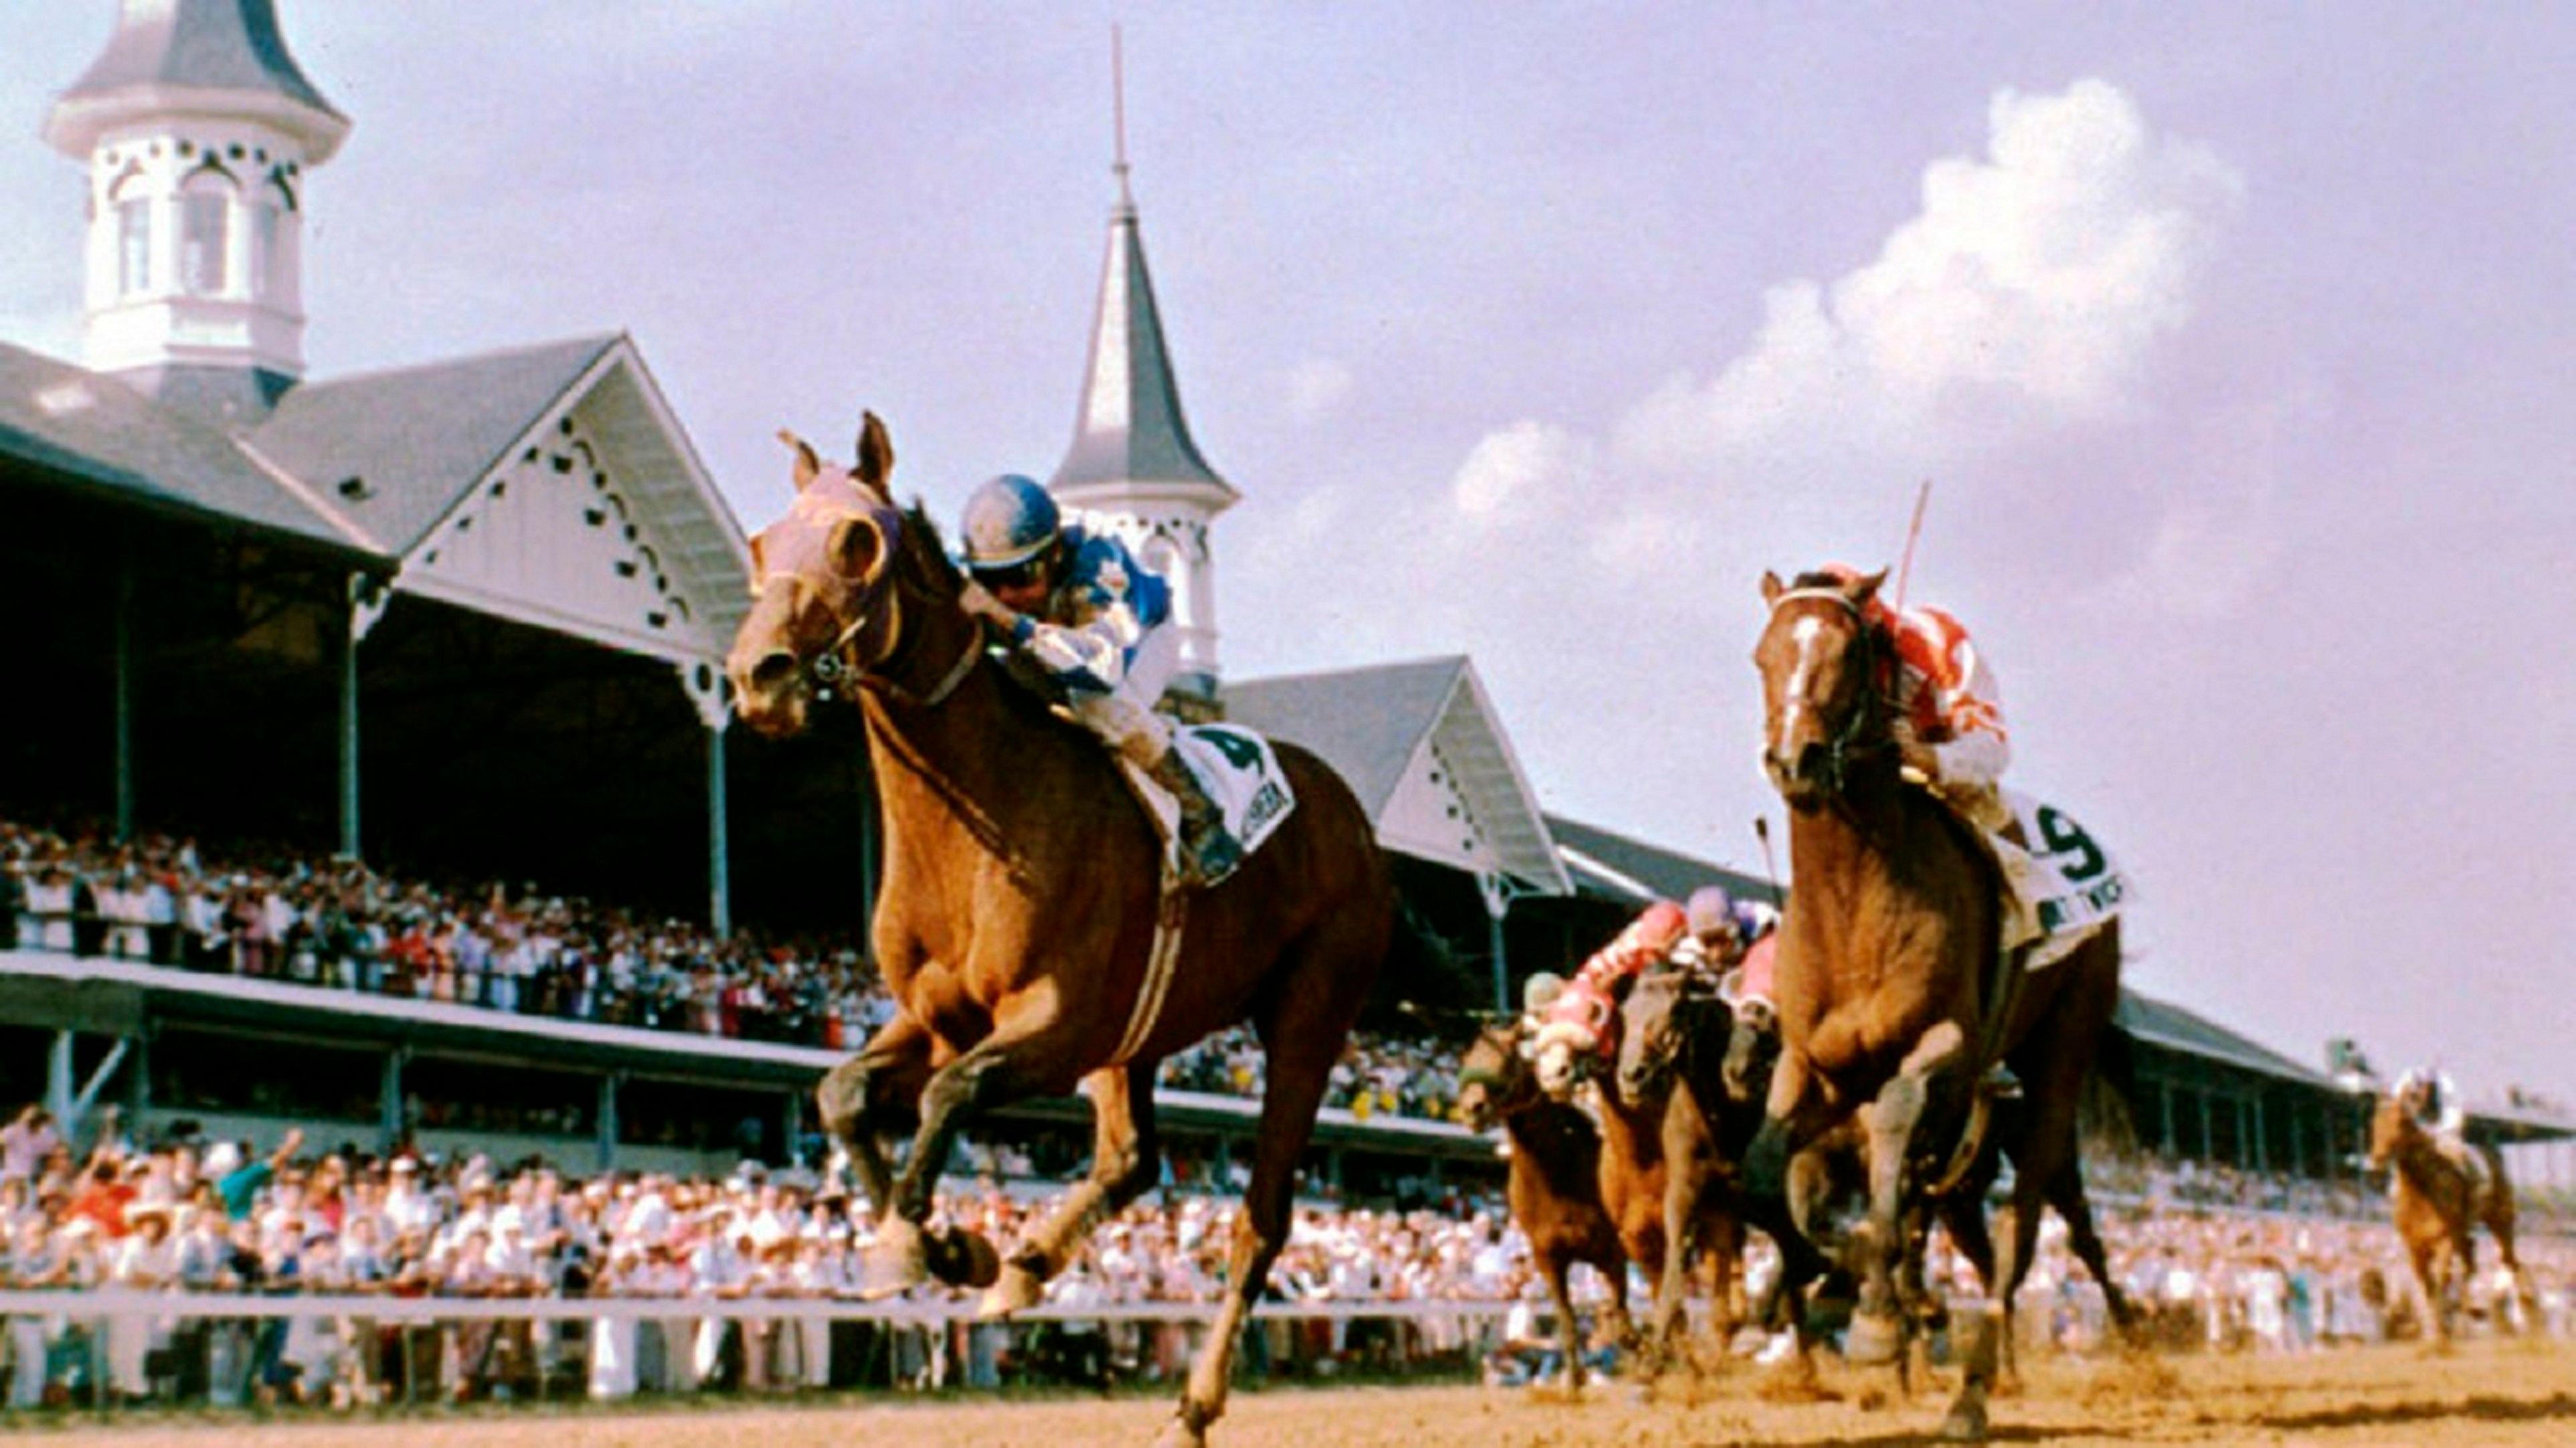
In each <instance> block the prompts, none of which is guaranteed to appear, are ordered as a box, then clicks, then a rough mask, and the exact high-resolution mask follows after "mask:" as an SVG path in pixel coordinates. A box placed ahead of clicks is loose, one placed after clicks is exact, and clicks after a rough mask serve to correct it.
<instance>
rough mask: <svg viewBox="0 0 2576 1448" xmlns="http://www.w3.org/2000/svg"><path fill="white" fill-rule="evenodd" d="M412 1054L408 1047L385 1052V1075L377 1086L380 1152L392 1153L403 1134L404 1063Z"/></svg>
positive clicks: (377, 1125)
mask: <svg viewBox="0 0 2576 1448" xmlns="http://www.w3.org/2000/svg"><path fill="white" fill-rule="evenodd" d="M410 1054H411V1050H410V1048H409V1047H407V1046H396V1047H394V1048H393V1049H392V1050H390V1051H387V1052H385V1068H384V1073H383V1074H382V1075H381V1076H380V1077H379V1078H378V1080H377V1085H376V1135H377V1136H378V1137H379V1138H381V1144H380V1145H379V1146H378V1147H377V1150H379V1151H387V1152H389V1151H392V1150H393V1149H394V1147H395V1145H396V1144H398V1143H399V1142H401V1140H402V1134H403V1124H404V1123H403V1063H404V1061H405V1059H406V1058H407V1057H408V1056H409V1055H410Z"/></svg>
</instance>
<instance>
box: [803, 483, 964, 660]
mask: <svg viewBox="0 0 2576 1448" xmlns="http://www.w3.org/2000/svg"><path fill="white" fill-rule="evenodd" d="M853 516H858V517H864V518H866V519H867V520H868V521H869V522H870V523H871V524H872V525H874V526H875V528H876V530H877V535H878V536H879V537H881V538H883V539H884V540H885V548H886V564H885V567H884V568H883V569H881V570H879V572H878V574H877V576H876V577H875V578H874V579H870V580H865V581H862V582H861V584H860V585H859V587H858V588H857V589H855V590H853V591H852V593H851V595H850V600H849V615H848V619H847V621H846V622H844V623H843V624H842V625H841V631H840V632H839V633H838V634H835V635H833V638H832V641H831V642H830V643H828V644H826V645H824V646H823V647H822V648H821V649H820V650H818V651H816V653H815V654H814V655H813V657H811V658H808V659H805V660H802V661H801V662H800V665H799V672H801V673H802V674H803V675H804V676H805V682H806V686H807V687H808V688H809V689H811V690H812V691H813V693H814V695H815V697H817V698H836V697H839V696H840V694H841V691H842V688H843V686H844V685H845V684H848V685H855V686H857V687H859V688H864V689H869V690H872V691H874V692H876V693H879V694H883V695H885V696H887V697H889V698H893V699H895V700H898V701H900V702H902V703H905V704H910V705H914V706H917V707H919V708H924V709H935V708H937V707H939V706H940V705H941V704H943V703H945V702H947V699H948V696H949V695H951V694H954V693H956V692H957V686H958V685H960V684H963V683H965V682H966V676H967V675H968V674H970V673H973V672H974V670H975V662H976V660H977V659H979V658H981V657H982V656H983V652H984V640H983V631H982V630H981V629H980V628H978V629H975V630H973V631H971V632H969V633H968V634H967V636H966V646H965V647H964V648H962V649H960V650H958V653H957V662H955V663H953V664H951V665H949V666H948V669H947V671H946V672H945V673H943V674H941V675H940V677H939V682H938V683H936V684H933V685H932V686H931V688H930V690H929V692H927V693H915V692H913V691H912V690H910V689H908V688H905V687H904V686H903V685H901V684H899V683H896V682H895V681H894V680H893V679H892V678H890V677H888V675H889V673H890V671H891V670H893V669H894V668H896V667H898V666H900V665H901V664H902V663H903V662H904V659H905V657H906V656H907V655H908V654H909V653H910V651H911V648H912V647H913V643H912V640H911V639H910V638H908V637H907V635H906V632H905V630H904V627H903V617H902V610H903V598H904V597H905V596H906V595H909V596H910V597H912V598H913V599H914V600H915V601H917V602H920V603H923V604H932V605H936V604H938V603H940V602H942V600H941V599H940V598H939V597H938V596H937V595H936V594H933V593H931V592H930V591H929V590H928V589H925V588H923V587H922V586H921V585H919V584H918V583H915V582H913V581H912V580H911V579H910V578H908V577H906V576H905V574H904V568H903V548H904V528H903V513H902V511H901V510H900V509H897V508H895V507H893V506H892V505H890V504H885V503H869V504H866V505H864V509H863V511H858V512H855V513H854V514H853ZM764 586H765V583H764ZM889 604H891V606H889ZM880 617H882V618H885V619H887V620H889V623H888V624H887V627H886V629H885V634H886V637H887V644H886V647H885V649H884V651H883V652H881V653H879V654H877V655H876V656H875V657H873V658H868V657H864V656H862V655H861V654H860V653H859V651H858V648H857V645H858V642H859V638H860V635H861V634H863V633H865V632H866V631H867V628H868V625H869V624H871V623H873V622H875V621H876V620H877V619H879V618H880Z"/></svg>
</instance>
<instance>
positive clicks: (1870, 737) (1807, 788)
mask: <svg viewBox="0 0 2576 1448" xmlns="http://www.w3.org/2000/svg"><path fill="white" fill-rule="evenodd" d="M1884 577H1885V575H1884V574H1881V575H1878V576H1875V577H1870V578H1863V579H1858V580H1854V581H1844V580H1842V579H1841V578H1839V577H1838V576H1836V575H1834V574H1830V573H1811V574H1807V575H1804V576H1802V577H1800V578H1799V579H1798V580H1797V582H1796V583H1795V584H1794V585H1785V586H1784V585H1783V584H1782V583H1781V582H1780V580H1779V578H1778V577H1777V576H1776V575H1768V574H1766V575H1765V576H1764V578H1763V580H1762V595H1763V599H1764V601H1765V603H1766V604H1768V605H1769V607H1770V619H1769V622H1768V624H1767V625H1766V626H1765V628H1764V629H1763V633H1762V637H1761V640H1760V642H1759V643H1758V644H1757V646H1756V647H1755V650H1754V662H1755V664H1756V666H1757V667H1758V668H1759V669H1760V670H1761V674H1762V685H1763V705H1764V712H1765V731H1764V740H1765V744H1764V752H1763V764H1764V767H1765V769H1766V771H1767V772H1768V773H1769V774H1770V776H1771V780H1772V783H1773V784H1774V786H1775V787H1777V788H1778V790H1779V791H1780V795H1781V798H1782V799H1783V800H1784V801H1786V802H1787V804H1788V805H1789V807H1790V826H1789V854H1790V860H1791V866H1792V870H1793V872H1794V875H1795V878H1796V881H1797V888H1796V889H1795V890H1793V891H1792V892H1791V893H1790V896H1789V905H1788V913H1787V915H1786V917H1785V918H1784V920H1783V921H1782V924H1781V952H1780V961H1779V966H1778V971H1777V977H1776V981H1775V990H1776V994H1777V997H1778V1007H1779V1022H1780V1063H1779V1066H1778V1067H1777V1069H1776V1070H1775V1071H1774V1073H1773V1075H1772V1079H1771V1089H1770V1097H1769V1101H1768V1103H1767V1107H1766V1111H1765V1120H1764V1123H1763V1127H1762V1131H1761V1133H1760V1135H1759V1136H1758V1137H1757V1138H1756V1140H1755V1142H1754V1145H1753V1147H1752V1149H1751V1151H1750V1153H1749V1155H1748V1160H1747V1176H1748V1179H1749V1181H1750V1184H1751V1186H1752V1188H1753V1189H1754V1191H1755V1192H1756V1193H1757V1194H1766V1195H1767V1194H1772V1193H1777V1192H1779V1191H1780V1190H1781V1183H1782V1180H1783V1178H1784V1176H1785V1170H1786V1167H1787V1164H1788V1162H1789V1160H1790V1158H1791V1157H1792V1156H1793V1155H1795V1153H1796V1152H1797V1151H1798V1150H1799V1149H1800V1148H1802V1147H1803V1146H1805V1145H1806V1144H1807V1143H1808V1142H1811V1141H1814V1140H1816V1139H1818V1138H1819V1137H1821V1136H1823V1135H1824V1134H1825V1133H1827V1132H1829V1131H1832V1130H1833V1129H1834V1128H1835V1127H1837V1126H1838V1125H1840V1124H1841V1123H1843V1122H1845V1121H1848V1120H1851V1119H1853V1118H1855V1117H1858V1119H1860V1120H1861V1121H1862V1122H1863V1123H1864V1130H1865V1133H1866V1135H1867V1138H1868V1149H1867V1160H1868V1162H1869V1173H1870V1204H1869V1216H1868V1221H1867V1223H1866V1230H1867V1232H1868V1234H1869V1243H1868V1245H1869V1248H1870V1252H1869V1258H1870V1260H1869V1267H1870V1271H1869V1273H1868V1275H1867V1277H1866V1279H1865V1280H1864V1283H1863V1287H1862V1293H1861V1302H1860V1309H1859V1312H1858V1314H1857V1315H1856V1318H1855V1321H1854V1325H1853V1332H1852V1339H1851V1341H1852V1343H1853V1344H1854V1349H1853V1350H1854V1355H1855V1356H1856V1357H1860V1358H1863V1359H1870V1358H1877V1357H1881V1356H1892V1355H1893V1354H1894V1353H1895V1352H1896V1351H1897V1350H1898V1344H1899V1343H1900V1342H1901V1341H1902V1339H1903V1336H1904V1334H1905V1332H1906V1330H1907V1328H1908V1327H1909V1326H1910V1325H1912V1324H1915V1323H1919V1322H1920V1321H1922V1320H1923V1318H1924V1317H1925V1316H1927V1315H1928V1313H1929V1312H1930V1311H1931V1310H1932V1308H1933V1305H1932V1304H1929V1303H1927V1302H1925V1301H1923V1300H1921V1298H1920V1295H1919V1294H1918V1293H1916V1292H1914V1291H1913V1290H1912V1289H1911V1288H1910V1286H1909V1283H1908V1275H1907V1274H1906V1273H1905V1272H1903V1271H1902V1270H1900V1269H1901V1266H1902V1257H1903V1254H1904V1252H1905V1250H1906V1248H1905V1237H1906V1231H1905V1227H1904V1218H1905V1213H1906V1208H1907V1204H1908V1202H1909V1201H1910V1200H1912V1199H1913V1198H1915V1197H1916V1196H1918V1195H1924V1194H1929V1195H1933V1196H1938V1195H1942V1194H1945V1193H1947V1192H1951V1191H1957V1190H1961V1189H1963V1188H1966V1189H1973V1179H1974V1178H1975V1177H1976V1176H1978V1175H1979V1174H1980V1173H1978V1172H1977V1171H1976V1170H1975V1158H1976V1156H1978V1155H1980V1154H1982V1151H1983V1149H1984V1147H1985V1146H1986V1145H1987V1144H1988V1143H1987V1142H1986V1140H1985V1136H1986V1133H1985V1131H1984V1130H1983V1129H1982V1128H1983V1126H1984V1124H1985V1122H1986V1121H1987V1120H1988V1110H1987V1104H1986V1102H1985V1101H1984V1100H1983V1097H1982V1092H1981V1089H1980V1082H1981V1080H1982V1078H1983V1077H1984V1076H1985V1074H1986V1072H1987V1069H1988V1068H1989V1067H1990V1066H1991V1065H1992V1064H1993V1063H1994V1062H1995V1061H1996V1060H1998V1059H2000V1060H2004V1061H2007V1062H2009V1063H2010V1064H2011V1066H2012V1068H2013V1070H2014V1072H2015V1074H2017V1075H2018V1076H2019V1077H2020V1079H2021V1082H2022V1084H2023V1089H2024V1093H2025V1099H2024V1100H2023V1101H2022V1102H2021V1103H2020V1114H2021V1120H2020V1121H2019V1122H2018V1123H2017V1125H2016V1127H2015V1128H2014V1129H2013V1130H2012V1131H2011V1132H2010V1133H2009V1135H2008V1136H2005V1137H2004V1138H2003V1139H2002V1144H2003V1145H2004V1146H2005V1147H2006V1148H2007V1149H2008V1150H2009V1151H2010V1153H2011V1155H2012V1157H2013V1159H2014V1164H2015V1167H2016V1171H2015V1177H2014V1184H2013V1200H2012V1217H2011V1230H2010V1232H2009V1233H2008V1234H2007V1235H2006V1236H2005V1238H2004V1239H2003V1242H2002V1244H2001V1246H2002V1250H2001V1252H2000V1254H1999V1256H1998V1260H1997V1267H1998V1273H1997V1275H1996V1277H1995V1278H1993V1279H1991V1281H1990V1287H1989V1300H1988V1303H1987V1314H1986V1315H1987V1316H1990V1317H1991V1319H1992V1321H1991V1322H1989V1321H1985V1320H1979V1321H1976V1322H1974V1323H1972V1325H1971V1332H1970V1334H1969V1338H1970V1345H1971V1351H1970V1352H1969V1353H1968V1354H1967V1357H1968V1359H1969V1365H1970V1371H1969V1372H1968V1373H1967V1375H1966V1379H1965V1382H1964V1383H1963V1386H1962V1388H1961V1391H1960V1396H1959V1398H1958V1399H1957V1400H1956V1401H1955V1402H1954V1403H1953V1405H1952V1408H1951V1412H1950V1416H1949V1418H1948V1420H1947V1421H1946V1422H1945V1423H1944V1425H1943V1431H1944V1432H1945V1433H1946V1434H1948V1435H1951V1436H1955V1437H1982V1436H1983V1434H1984V1432H1985V1399H1986V1393H1987V1389H1988V1386H1989V1380H1990V1378H1991V1376H1992V1369H1993V1365H1992V1361H1991V1359H1992V1352H1991V1343H1990V1342H1987V1341H1981V1339H1985V1338H1986V1336H1987V1332H1986V1330H1987V1329H1988V1328H1990V1327H2000V1329H2001V1330H2002V1332H2003V1334H2004V1336H2005V1338H2006V1339H2007V1340H2009V1337H2010V1334H2011V1306H2012V1299H2013V1294H2014V1293H2015V1292H2016V1291H2017V1290H2018V1289H2019V1288H2020V1286H2021V1283H2022V1279H2023V1277H2024V1276H2025V1275H2026V1274H2027V1273H2028V1271H2029V1269H2030V1264H2031V1259H2032V1253H2033V1249H2034V1248H2035V1246H2036V1245H2037V1240H2038V1232H2039V1212H2040V1208H2041V1207H2042V1206H2043V1205H2048V1206H2054V1207H2056V1208H2057V1210H2058V1212H2059V1214H2060V1215H2061V1216H2063V1217H2064V1218H2065V1219H2066V1224H2067V1228H2068V1233H2069V1238H2070V1241H2071V1243H2072V1244H2073V1245H2074V1246H2075V1248H2076V1250H2077V1252H2078V1253H2079V1254H2080V1255H2081V1256H2082V1257H2083V1259H2084V1261H2085V1263H2086V1265H2087V1266H2088V1267H2089V1268H2090V1269H2091V1270H2092V1272H2093V1274H2094V1276H2095V1278H2096V1279H2097V1280H2098V1281H2099V1282H2100V1283H2101V1285H2102V1289H2103V1292H2104V1294H2105V1296H2106V1298H2107V1299H2108V1302H2109V1306H2110V1311H2111V1313H2112V1316H2113V1318H2114V1320H2115V1321H2116V1322H2117V1323H2119V1325H2120V1326H2121V1328H2122V1330H2123V1331H2124V1332H2125V1331H2127V1330H2128V1328H2129V1325H2130V1323H2131V1321H2132V1320H2133V1314H2132V1313H2131V1311H2130V1308H2129V1304H2128V1301H2127V1299H2126V1297H2125V1296H2124V1295H2123V1294H2122V1293H2121V1292H2120V1290H2119V1288H2118V1287H2117V1285H2116V1284H2114V1283H2113V1282H2112V1280H2111V1278H2110V1275H2109V1273H2108V1271H2107V1270H2106V1267H2107V1264H2106V1262H2105V1260H2104V1257H2103V1253H2102V1249H2101V1242H2100V1238H2099V1235H2098V1234H2097V1233H2096V1231H2095V1229H2094V1224H2093V1219H2092V1212H2091V1208H2090V1205H2089V1203H2088V1202H2087V1201H2086V1199H2085V1195H2084V1185H2083V1176H2082V1170H2081V1166H2080V1163H2079V1161H2078V1159H2077V1151H2076V1107H2077V1103H2078V1099H2079V1097H2080V1096H2081V1094H2082V1089H2083V1083H2084V1078H2085V1076H2086V1075H2087V1074H2088V1073H2089V1071H2090V1070H2091V1069H2092V1065H2093V1058H2094V1053H2095V1050H2096V1048H2097V1046H2098V1044H2099V1042H2100V1040H2101V1038H2102V1035H2103V1032H2104V1031H2105V1029H2106V1028H2107V1027H2108V1025H2109V1023H2110V1020H2111V1015H2112V1011H2113V1009H2114V1008H2115V1007H2116V1006H2117V1004H2118V999H2119V975H2120V944H2119V934H2118V930H2117V922H2116V921H2114V922H2112V923H2111V924H2110V925H2108V926H2106V927H2105V928H2103V929H2102V930H2100V931H2098V932H2097V933H2096V934H2094V935H2093V936H2092V937H2091V938H2089V939H2088V940H2087V941H2086V942H2085V943H2084V944H2083V945H2082V946H2080V947H2079V948H2078V949H2077V950H2076V951H2075V952H2074V953H2072V954H2071V955H2069V956H2068V957H2066V958H2065V959H2063V960H2060V961H2058V962H2056V963H2055V964H2053V965H2050V966H2049V967H2047V968H2046V969H2044V970H2041V971H2039V972H2036V973H2033V974H2022V973H2021V963H2020V960H2019V959H2018V958H2015V959H2013V960H2011V961H2001V962H1999V956H2000V953H2001V939H2002V916H2001V906H2002V896H2001V880H2000V875H2001V872H2000V871H1999V870H1998V869H1997V867H1996V865H1995V862H1994V860H1993V857H1992V855H1991V853H1990V852H1989V851H1988V849H1987V848H1986V846H1985V845H1984V843H1983V842H1982V841H1981V840H1980V839H1979V838H1978V837H1977V836H1976V834H1975V832H1974V829H1973V827H1972V826H1970V825H1968V824H1966V823H1965V822H1963V821H1962V820H1960V819H1959V818H1958V816H1957V815H1956V813H1955V812H1954V811H1953V810H1952V809H1950V808H1949V807H1948V806H1947V805H1945V804H1943V803H1942V802H1941V801H1940V800H1939V799H1938V798H1936V797H1935V796H1934V795H1933V794H1932V793H1931V792H1930V791H1929V790H1926V789H1923V788H1920V787H1918V786H1916V785H1914V784H1912V783H1909V782H1907V781H1906V780H1905V779H1904V777H1903V776H1902V775H1901V773H1900V772H1899V768H1898V758H1897V750H1896V747H1895V740H1894V736H1893V735H1892V733H1891V732H1890V720H1891V717H1892V711H1891V708H1890V705H1889V703H1888V699H1887V693H1888V690H1889V688H1890V687H1891V685H1892V682H1893V669H1894V667H1895V660H1894V648H1893V645H1892V643H1891V641H1890V640H1889V638H1888V637H1887V635H1886V632H1885V629H1884V626H1883V625H1881V624H1880V623H1878V622H1877V621H1876V620H1875V618H1874V616H1873V612H1872V601H1873V599H1874V597H1875V595H1876V592H1877V588H1878V585H1879V583H1880V581H1881V579H1883V578H1884ZM1999 964H2000V965H2001V967H2002V968H2000V969H1999V968H1998V966H1999ZM1907 1298H1913V1299H1914V1300H1905V1299H1907Z"/></svg>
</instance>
